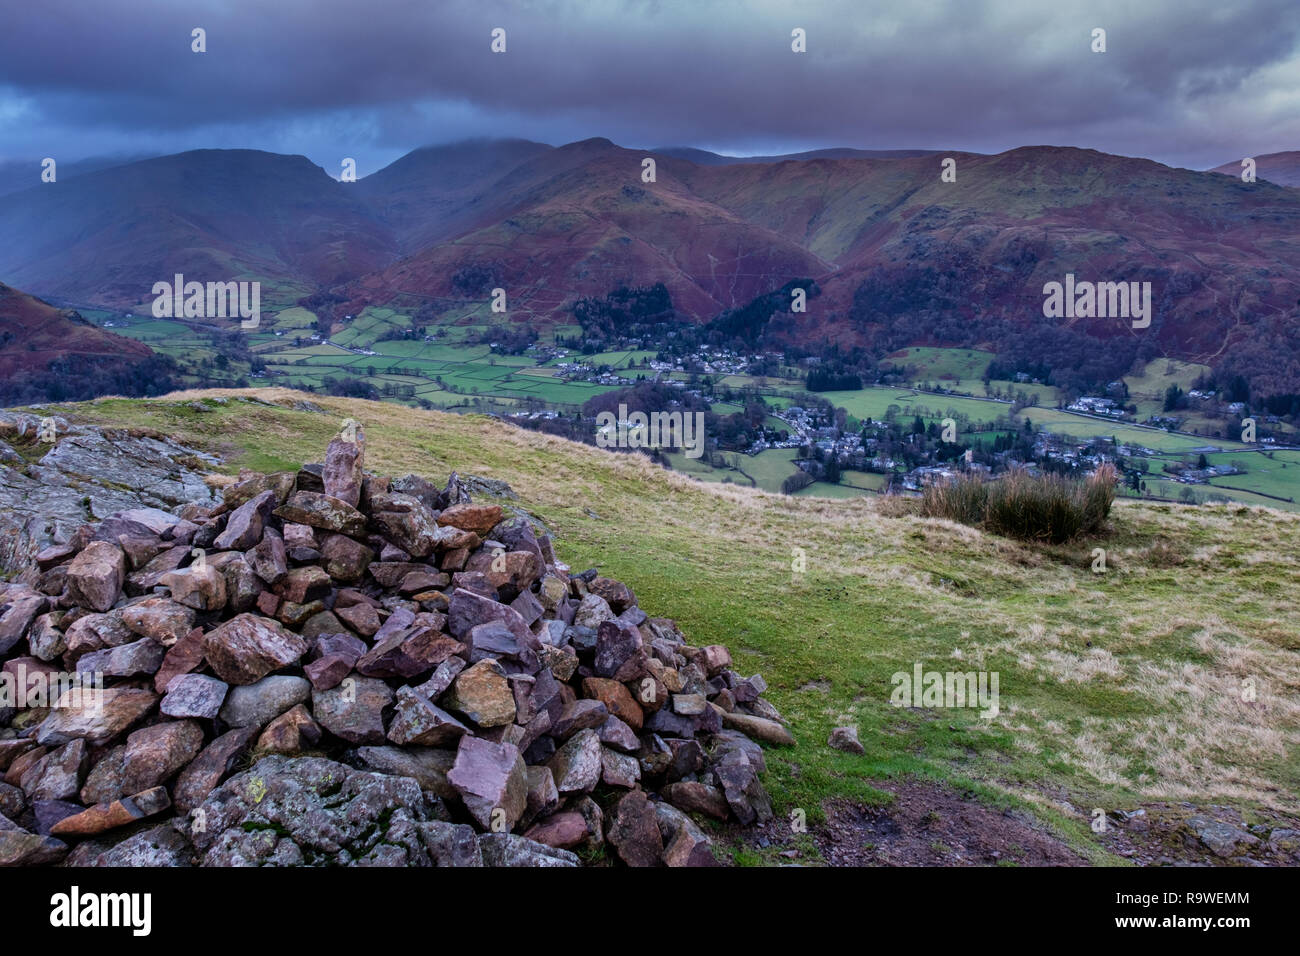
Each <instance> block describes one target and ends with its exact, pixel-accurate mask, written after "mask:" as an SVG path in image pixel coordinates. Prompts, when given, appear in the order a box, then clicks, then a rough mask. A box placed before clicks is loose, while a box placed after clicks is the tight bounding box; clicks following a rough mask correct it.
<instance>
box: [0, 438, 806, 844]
mask: <svg viewBox="0 0 1300 956" xmlns="http://www.w3.org/2000/svg"><path fill="white" fill-rule="evenodd" d="M345 436H346V437H345ZM364 444H365V439H364V433H363V432H362V431H360V430H359V428H357V426H356V425H355V423H350V424H349V427H348V430H347V431H346V432H345V433H344V434H343V435H341V436H340V437H339V438H336V439H335V440H334V441H332V442H331V443H330V445H329V448H328V451H327V454H326V458H325V461H324V463H323V464H318V465H305V466H304V467H303V468H302V469H301V470H299V471H298V472H296V473H294V472H284V473H278V474H254V473H248V472H246V473H243V474H241V475H240V477H239V480H238V481H236V482H235V483H233V484H230V485H229V486H227V487H226V488H225V491H224V496H223V499H222V500H221V501H220V502H218V503H210V502H209V503H190V504H188V505H186V506H185V507H183V508H181V509H180V510H179V511H178V512H177V513H175V514H171V513H168V512H165V511H162V510H159V509H152V508H137V509H133V510H128V511H124V512H121V513H119V514H116V515H114V516H112V517H110V518H108V519H106V520H104V521H102V522H100V523H99V524H97V525H86V526H83V527H81V528H80V529H79V530H77V531H76V532H75V533H74V534H72V535H71V536H70V539H69V540H67V541H66V542H65V543H62V544H56V545H53V546H50V547H48V548H46V549H45V550H43V551H42V552H41V553H40V554H38V555H37V556H36V559H35V565H34V567H30V568H28V569H27V570H25V571H23V572H22V573H21V574H20V575H18V576H17V578H16V579H15V580H14V581H12V582H11V583H9V584H0V659H3V660H4V664H3V672H4V673H3V677H4V682H3V684H0V774H3V779H4V783H3V784H0V864H14V863H19V864H21V863H28V864H34V863H48V862H57V861H60V860H65V859H66V861H67V862H68V863H74V864H96V863H97V864H104V865H131V864H138V863H149V864H153V865H189V864H191V863H201V864H205V865H231V864H268V863H269V864H282V865H293V864H322V863H329V864H345V865H347V864H369V865H428V864H436V865H481V864H484V863H486V864H488V865H576V864H577V863H578V862H579V860H580V856H579V854H581V855H582V857H585V858H587V859H604V860H621V861H622V862H624V863H627V864H629V865H634V866H649V865H658V864H660V863H665V864H668V865H701V864H703V865H708V864H712V863H713V862H714V857H713V854H712V848H711V845H710V841H709V839H708V838H707V836H706V835H705V833H704V832H703V830H702V829H701V827H700V826H699V825H698V823H697V822H696V820H697V819H698V818H701V817H707V818H712V819H714V820H718V821H728V820H734V821H738V822H739V823H741V824H749V823H753V822H755V821H762V820H766V819H768V818H770V816H771V812H772V811H771V805H770V802H769V800H768V797H767V794H766V793H765V791H764V789H763V786H762V784H761V782H760V779H759V774H760V772H761V771H762V770H764V769H765V764H764V757H763V750H762V748H761V747H760V746H759V745H758V744H757V743H755V741H762V742H765V743H771V744H793V742H794V741H793V739H792V738H791V737H790V735H789V733H788V732H787V731H786V729H785V727H784V726H783V723H782V721H781V718H780V715H779V714H778V713H777V712H776V710H775V709H774V708H773V707H772V706H771V705H770V704H768V703H767V702H766V701H764V700H763V699H762V696H761V695H762V693H763V691H764V690H765V687H766V685H765V683H764V681H763V679H762V678H761V677H759V676H753V677H748V678H746V677H743V676H741V675H740V674H738V673H737V672H735V671H734V670H732V668H731V658H730V655H729V654H728V652H727V649H726V648H725V647H722V646H720V645H712V646H708V647H692V646H690V645H688V644H687V643H686V641H685V639H684V637H683V635H682V633H681V632H680V630H679V629H678V628H677V627H676V625H675V624H674V623H673V622H672V621H670V620H666V619H663V618H652V617H649V616H648V615H647V614H646V612H644V611H643V610H641V608H640V607H638V606H637V601H636V597H635V595H634V594H633V593H632V591H631V589H630V588H628V587H627V586H626V585H624V584H621V583H619V582H618V581H615V580H612V579H610V578H607V577H602V576H600V575H599V574H598V573H597V572H596V571H595V570H594V569H593V570H588V571H583V572H582V573H580V574H571V573H570V569H569V568H568V567H567V566H566V565H565V564H563V563H562V562H561V561H560V560H559V559H558V558H557V557H556V555H555V552H554V550H553V547H552V543H551V540H550V536H549V535H548V534H546V533H538V530H536V529H535V528H534V526H533V524H532V522H531V521H529V520H528V519H527V518H523V517H517V516H516V517H511V516H509V515H507V514H505V513H504V512H503V509H502V507H501V506H500V505H498V504H492V503H478V502H475V501H471V500H470V496H469V495H468V493H467V492H466V490H465V486H464V484H463V483H462V482H461V480H460V479H459V478H458V477H457V476H456V474H455V473H453V474H452V475H451V477H450V478H449V480H448V481H447V483H446V485H445V487H442V488H439V487H437V486H436V485H434V484H431V483H430V482H428V481H427V480H425V479H423V478H420V477H417V476H414V475H408V476H406V477H404V478H398V479H395V480H391V479H388V478H383V477H379V476H375V475H371V474H368V473H366V472H365V471H364V469H363V455H364ZM76 675H80V678H81V679H80V681H78V680H77V679H76ZM74 845H75V849H74ZM69 854H70V855H69Z"/></svg>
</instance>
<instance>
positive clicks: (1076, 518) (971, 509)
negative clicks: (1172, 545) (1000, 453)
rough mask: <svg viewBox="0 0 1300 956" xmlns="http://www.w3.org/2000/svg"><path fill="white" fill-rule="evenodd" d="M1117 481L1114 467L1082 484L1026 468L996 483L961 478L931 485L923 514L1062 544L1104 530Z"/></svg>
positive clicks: (1106, 467)
mask: <svg viewBox="0 0 1300 956" xmlns="http://www.w3.org/2000/svg"><path fill="white" fill-rule="evenodd" d="M1115 479H1116V471H1115V468H1114V466H1112V465H1109V464H1106V465H1102V466H1101V467H1100V468H1098V469H1097V470H1096V471H1095V472H1093V473H1092V474H1091V475H1089V476H1088V478H1087V479H1085V480H1082V481H1080V480H1078V479H1072V478H1063V477H1061V476H1059V475H1031V474H1030V473H1029V472H1027V471H1025V470H1023V469H1018V470H1016V471H1012V472H1009V473H1007V474H1006V475H1004V476H1003V477H1001V478H999V479H997V480H996V481H991V482H983V481H981V480H980V479H979V478H975V477H962V478H958V479H957V480H956V481H951V482H944V483H936V484H933V485H930V486H929V487H927V488H926V489H925V492H924V494H923V495H922V498H921V514H923V515H925V516H926V517H931V518H947V519H949V520H951V521H959V522H961V523H962V524H968V525H979V526H983V527H984V528H986V529H987V530H989V531H992V532H993V533H995V534H1001V535H1006V536H1007V537H1010V538H1021V539H1023V540H1026V541H1042V542H1048V543H1051V544H1060V543H1062V542H1064V541H1070V540H1072V539H1073V538H1077V537H1078V536H1079V535H1083V534H1091V533H1094V532H1096V531H1097V530H1099V529H1100V528H1101V526H1102V524H1103V522H1105V520H1106V518H1107V517H1108V516H1109V515H1110V508H1111V505H1112V504H1113V503H1114V501H1115Z"/></svg>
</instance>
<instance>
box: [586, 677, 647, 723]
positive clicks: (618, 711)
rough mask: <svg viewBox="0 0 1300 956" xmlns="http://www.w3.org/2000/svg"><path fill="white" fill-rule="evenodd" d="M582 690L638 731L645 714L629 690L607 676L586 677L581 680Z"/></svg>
mask: <svg viewBox="0 0 1300 956" xmlns="http://www.w3.org/2000/svg"><path fill="white" fill-rule="evenodd" d="M582 692H583V694H585V695H586V696H587V697H591V698H594V699H596V700H599V701H600V702H601V703H603V704H604V705H605V707H606V709H608V710H609V712H610V713H611V714H613V715H614V716H615V717H617V718H618V719H619V720H621V721H623V722H624V723H625V724H627V725H628V726H629V727H631V728H632V729H633V730H634V731H637V732H640V730H641V723H642V721H643V720H644V719H645V714H644V713H643V712H642V710H641V706H640V705H639V704H638V703H637V702H636V698H634V697H633V696H632V693H631V691H629V690H628V689H627V688H626V687H624V686H623V685H622V684H620V683H619V682H618V681H616V680H611V679H610V678H608V677H587V678H584V679H583V681H582Z"/></svg>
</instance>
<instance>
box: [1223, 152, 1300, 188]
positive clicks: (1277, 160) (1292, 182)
mask: <svg viewBox="0 0 1300 956" xmlns="http://www.w3.org/2000/svg"><path fill="white" fill-rule="evenodd" d="M1253 158H1254V160H1255V176H1256V177H1257V178H1258V179H1267V180H1268V181H1269V182H1270V183H1277V185H1279V186H1300V150H1295V149H1293V150H1290V151H1288V152H1285V153H1267V154H1265V155H1263V156H1255V157H1253ZM1210 172H1213V173H1224V174H1226V175H1228V176H1236V177H1237V178H1238V179H1240V178H1241V160H1240V159H1235V160H1233V161H1232V162H1228V163H1224V164H1223V165H1222V166H1215V167H1214V169H1212V170H1210Z"/></svg>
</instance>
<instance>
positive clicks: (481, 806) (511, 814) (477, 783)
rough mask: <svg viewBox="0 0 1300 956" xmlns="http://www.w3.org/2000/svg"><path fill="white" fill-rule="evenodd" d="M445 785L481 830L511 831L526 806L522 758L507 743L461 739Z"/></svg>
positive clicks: (515, 749) (476, 738) (472, 738)
mask: <svg viewBox="0 0 1300 956" xmlns="http://www.w3.org/2000/svg"><path fill="white" fill-rule="evenodd" d="M447 782H448V783H449V784H451V786H453V787H454V788H455V789H456V791H457V793H459V794H460V797H461V800H462V801H463V802H464V804H465V809H466V810H468V811H469V813H470V816H472V817H473V818H474V819H475V821H477V823H478V825H479V826H480V827H482V828H483V829H484V830H491V831H495V832H509V831H510V830H513V829H514V826H515V824H516V823H518V822H519V818H520V817H521V816H523V814H524V810H525V809H526V808H527V806H528V781H527V775H526V773H525V767H524V758H523V757H522V756H521V755H520V753H519V749H518V748H517V747H514V746H512V745H511V744H508V743H501V744H494V743H492V742H491V741H487V740H483V739H481V738H479V737H471V736H464V737H462V738H461V739H460V746H459V747H458V748H457V750H456V763H455V765H454V766H453V767H452V768H451V771H450V772H449V773H448V774H447Z"/></svg>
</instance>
